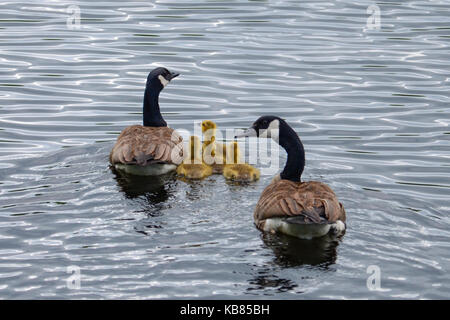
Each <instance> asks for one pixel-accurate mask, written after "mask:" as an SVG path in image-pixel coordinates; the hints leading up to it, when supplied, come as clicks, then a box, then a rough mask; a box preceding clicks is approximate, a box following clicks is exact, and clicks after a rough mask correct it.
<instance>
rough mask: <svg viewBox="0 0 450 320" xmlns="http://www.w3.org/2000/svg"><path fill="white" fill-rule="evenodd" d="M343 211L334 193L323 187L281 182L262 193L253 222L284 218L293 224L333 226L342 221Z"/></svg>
mask: <svg viewBox="0 0 450 320" xmlns="http://www.w3.org/2000/svg"><path fill="white" fill-rule="evenodd" d="M343 210H344V209H343V207H342V205H341V204H340V203H339V202H338V200H337V199H336V196H335V195H334V193H333V191H332V190H331V189H330V188H329V187H328V186H326V185H324V184H321V183H319V182H317V183H316V182H306V183H295V182H292V181H287V180H280V181H278V182H275V183H272V184H271V185H269V186H268V187H267V188H266V189H265V190H264V191H263V193H262V194H261V198H260V200H259V202H258V204H257V206H256V209H255V219H256V220H257V221H262V220H265V219H269V218H283V219H284V220H285V221H287V222H289V223H295V224H312V223H314V224H322V223H333V222H336V221H337V220H339V219H340V218H341V216H342V212H343Z"/></svg>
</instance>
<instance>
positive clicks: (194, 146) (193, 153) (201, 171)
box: [177, 136, 212, 179]
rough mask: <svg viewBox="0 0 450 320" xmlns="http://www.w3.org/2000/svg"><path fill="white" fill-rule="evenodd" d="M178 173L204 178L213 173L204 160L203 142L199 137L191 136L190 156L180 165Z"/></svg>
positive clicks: (189, 177)
mask: <svg viewBox="0 0 450 320" xmlns="http://www.w3.org/2000/svg"><path fill="white" fill-rule="evenodd" d="M177 174H178V175H180V176H184V177H186V178H188V179H203V178H205V177H207V176H210V175H212V168H211V167H210V166H208V165H207V164H205V163H204V162H203V161H202V144H201V142H200V139H199V137H197V136H191V137H190V138H189V150H188V156H187V157H186V158H185V159H184V160H183V163H182V164H180V165H179V166H178V168H177Z"/></svg>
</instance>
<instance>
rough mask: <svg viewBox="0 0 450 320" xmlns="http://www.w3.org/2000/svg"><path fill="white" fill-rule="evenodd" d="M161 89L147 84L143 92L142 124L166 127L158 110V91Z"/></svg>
mask: <svg viewBox="0 0 450 320" xmlns="http://www.w3.org/2000/svg"><path fill="white" fill-rule="evenodd" d="M160 92H161V89H159V88H156V87H154V86H152V85H147V86H146V87H145V92H144V126H145V127H167V123H166V121H164V119H163V117H162V115H161V112H160V111H159V102H158V101H159V93H160Z"/></svg>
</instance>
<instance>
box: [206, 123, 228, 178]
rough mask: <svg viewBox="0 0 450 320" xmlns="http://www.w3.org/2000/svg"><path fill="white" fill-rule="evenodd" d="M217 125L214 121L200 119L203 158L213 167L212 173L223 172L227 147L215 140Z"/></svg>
mask: <svg viewBox="0 0 450 320" xmlns="http://www.w3.org/2000/svg"><path fill="white" fill-rule="evenodd" d="M216 131H217V125H216V124H215V122H214V121H211V120H204V121H202V134H203V160H205V162H206V163H207V164H209V165H211V166H212V168H213V173H220V174H221V173H223V168H224V165H225V162H226V154H227V149H226V146H225V144H223V143H220V142H217V141H216Z"/></svg>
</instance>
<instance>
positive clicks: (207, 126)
mask: <svg viewBox="0 0 450 320" xmlns="http://www.w3.org/2000/svg"><path fill="white" fill-rule="evenodd" d="M216 129H217V125H216V124H215V123H214V121H211V120H204V121H202V133H205V132H207V131H208V130H213V131H212V132H215V131H216Z"/></svg>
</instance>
